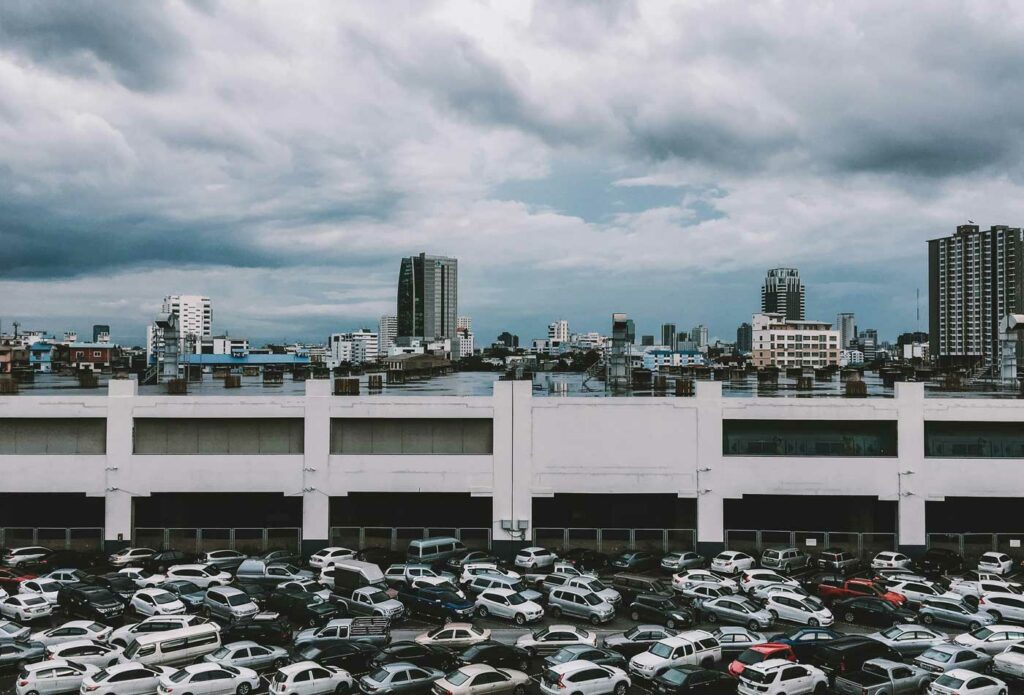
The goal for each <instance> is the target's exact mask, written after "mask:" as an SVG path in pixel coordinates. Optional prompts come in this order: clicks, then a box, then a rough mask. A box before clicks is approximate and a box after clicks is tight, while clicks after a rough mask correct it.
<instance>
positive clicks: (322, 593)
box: [277, 579, 331, 601]
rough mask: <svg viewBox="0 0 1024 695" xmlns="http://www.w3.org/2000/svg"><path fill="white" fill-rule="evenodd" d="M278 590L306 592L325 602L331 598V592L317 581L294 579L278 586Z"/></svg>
mask: <svg viewBox="0 0 1024 695" xmlns="http://www.w3.org/2000/svg"><path fill="white" fill-rule="evenodd" d="M277 588H278V589H280V590H281V591H305V592H306V593H310V594H316V595H317V596H319V597H320V598H322V599H323V600H324V601H329V600H330V598H331V590H330V589H328V588H327V587H326V586H324V585H323V584H321V583H320V582H318V581H317V580H315V579H292V580H291V581H287V582H281V583H280V584H278V585H277Z"/></svg>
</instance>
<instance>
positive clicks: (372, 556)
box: [356, 545, 406, 567]
mask: <svg viewBox="0 0 1024 695" xmlns="http://www.w3.org/2000/svg"><path fill="white" fill-rule="evenodd" d="M356 559H357V560H360V561H361V562H369V563H372V564H374V565H377V566H378V567H390V566H391V565H398V564H401V563H403V562H405V560H406V558H405V553H400V552H398V551H397V550H392V549H391V548H385V547H384V546H380V545H369V546H367V547H365V548H363V549H362V550H360V551H359V552H357V553H356Z"/></svg>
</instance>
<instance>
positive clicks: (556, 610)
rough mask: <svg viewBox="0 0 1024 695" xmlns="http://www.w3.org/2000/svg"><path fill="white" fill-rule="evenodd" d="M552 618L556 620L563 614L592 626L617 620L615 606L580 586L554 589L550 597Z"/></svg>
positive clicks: (549, 603)
mask: <svg viewBox="0 0 1024 695" xmlns="http://www.w3.org/2000/svg"><path fill="white" fill-rule="evenodd" d="M548 607H549V609H550V611H551V617H553V618H555V619H556V620H557V619H558V618H560V617H562V614H563V613H565V614H566V615H571V616H573V617H576V618H583V619H584V620H589V621H590V622H591V624H592V625H600V624H602V623H607V622H608V621H610V620H613V619H614V618H615V606H613V605H612V604H610V603H608V602H607V601H605V600H604V599H602V598H601V597H600V596H598V595H597V594H595V593H594V592H593V591H590V590H589V589H583V588H581V587H578V586H563V587H560V588H558V589H554V590H553V591H552V592H551V594H550V595H549V596H548Z"/></svg>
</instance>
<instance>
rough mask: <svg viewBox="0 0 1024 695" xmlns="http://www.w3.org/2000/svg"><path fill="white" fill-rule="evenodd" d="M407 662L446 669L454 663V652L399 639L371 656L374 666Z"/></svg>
mask: <svg viewBox="0 0 1024 695" xmlns="http://www.w3.org/2000/svg"><path fill="white" fill-rule="evenodd" d="M397 663H409V664H413V665H415V666H421V667H423V668H436V669H440V670H442V671H447V670H448V669H450V668H452V666H454V665H455V654H454V653H453V652H452V651H451V650H450V649H446V648H445V647H440V646H436V645H433V644H420V643H419V642H414V641H413V640H400V641H398V642H392V643H391V644H389V645H387V646H386V647H383V648H382V649H381V650H380V651H378V652H377V654H376V655H375V656H374V657H373V661H372V664H373V666H374V667H378V668H379V667H381V666H384V665H385V664H397Z"/></svg>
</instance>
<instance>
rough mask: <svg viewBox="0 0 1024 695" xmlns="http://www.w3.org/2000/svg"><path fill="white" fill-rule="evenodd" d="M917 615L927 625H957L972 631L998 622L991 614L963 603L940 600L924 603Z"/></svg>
mask: <svg viewBox="0 0 1024 695" xmlns="http://www.w3.org/2000/svg"><path fill="white" fill-rule="evenodd" d="M917 614H918V616H920V618H921V622H923V623H924V624H925V625H934V624H935V623H940V624H943V625H956V626H963V627H966V628H967V629H968V630H972V631H973V630H977V629H978V628H979V627H981V626H983V625H992V624H994V623H995V622H996V619H995V618H993V617H992V616H991V615H990V614H989V613H986V612H985V611H979V610H975V609H973V608H971V607H970V606H968V605H967V604H966V603H963V602H962V601H953V600H947V599H939V598H936V599H929V600H927V601H925V602H924V603H922V604H921V607H920V608H919V609H918V611H917Z"/></svg>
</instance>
